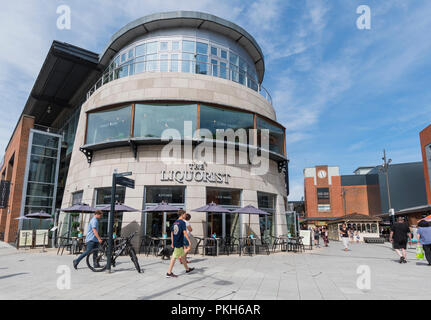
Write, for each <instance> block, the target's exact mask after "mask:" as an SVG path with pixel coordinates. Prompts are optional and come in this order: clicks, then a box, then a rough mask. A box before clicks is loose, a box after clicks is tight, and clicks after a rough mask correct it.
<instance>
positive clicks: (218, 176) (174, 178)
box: [160, 163, 230, 184]
mask: <svg viewBox="0 0 431 320" xmlns="http://www.w3.org/2000/svg"><path fill="white" fill-rule="evenodd" d="M229 178H230V174H226V173H218V172H210V171H207V168H206V164H198V163H192V164H189V165H188V167H187V169H186V170H163V171H162V173H161V179H160V181H162V182H166V181H168V182H178V183H185V182H192V181H194V182H204V183H223V184H229Z"/></svg>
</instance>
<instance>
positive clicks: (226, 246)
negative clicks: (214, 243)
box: [220, 237, 239, 255]
mask: <svg viewBox="0 0 431 320" xmlns="http://www.w3.org/2000/svg"><path fill="white" fill-rule="evenodd" d="M235 248H236V250H239V243H238V239H236V238H235V237H226V238H223V239H222V240H221V246H220V250H221V252H222V253H226V254H227V255H229V254H231V253H233V252H234V251H235Z"/></svg>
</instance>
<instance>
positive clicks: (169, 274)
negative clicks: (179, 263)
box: [166, 272, 178, 278]
mask: <svg viewBox="0 0 431 320" xmlns="http://www.w3.org/2000/svg"><path fill="white" fill-rule="evenodd" d="M177 277H178V276H177V275H175V274H173V273H172V272H171V273H166V278H177Z"/></svg>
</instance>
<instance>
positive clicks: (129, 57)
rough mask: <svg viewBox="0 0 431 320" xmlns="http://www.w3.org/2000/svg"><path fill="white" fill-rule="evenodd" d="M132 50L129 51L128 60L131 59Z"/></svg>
mask: <svg viewBox="0 0 431 320" xmlns="http://www.w3.org/2000/svg"><path fill="white" fill-rule="evenodd" d="M133 50H134V49H130V50H129V55H128V59H129V60H130V59H133Z"/></svg>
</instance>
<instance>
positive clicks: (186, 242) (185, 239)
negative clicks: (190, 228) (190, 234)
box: [184, 237, 190, 247]
mask: <svg viewBox="0 0 431 320" xmlns="http://www.w3.org/2000/svg"><path fill="white" fill-rule="evenodd" d="M189 245H190V243H189V242H188V241H187V238H186V237H184V247H188V246H189Z"/></svg>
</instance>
